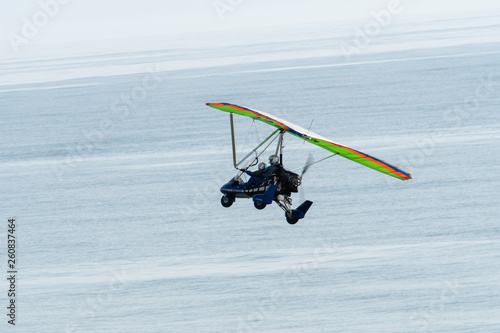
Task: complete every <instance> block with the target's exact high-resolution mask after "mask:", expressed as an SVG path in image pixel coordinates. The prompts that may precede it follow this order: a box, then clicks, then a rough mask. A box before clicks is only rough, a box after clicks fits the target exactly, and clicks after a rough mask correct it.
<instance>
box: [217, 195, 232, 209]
mask: <svg viewBox="0 0 500 333" xmlns="http://www.w3.org/2000/svg"><path fill="white" fill-rule="evenodd" d="M233 202H234V198H232V197H229V196H227V195H225V196H223V197H222V198H221V199H220V203H221V204H222V206H224V207H226V208H229V207H231V206H232V205H233Z"/></svg>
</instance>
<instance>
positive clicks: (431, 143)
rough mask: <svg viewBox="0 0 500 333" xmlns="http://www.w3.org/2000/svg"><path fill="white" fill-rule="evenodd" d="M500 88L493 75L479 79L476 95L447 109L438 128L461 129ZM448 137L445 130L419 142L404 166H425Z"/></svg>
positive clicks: (404, 160) (404, 159)
mask: <svg viewBox="0 0 500 333" xmlns="http://www.w3.org/2000/svg"><path fill="white" fill-rule="evenodd" d="M499 87H500V82H498V81H495V80H494V75H493V73H489V74H488V75H484V76H482V77H481V78H479V82H478V83H477V85H476V88H475V89H474V93H473V94H471V95H469V96H466V97H465V98H464V100H463V102H462V103H461V104H458V105H455V106H454V107H452V108H450V109H447V110H445V111H444V112H443V114H442V118H441V122H440V123H439V124H436V125H437V126H438V127H444V128H449V127H450V126H451V127H452V128H453V127H454V128H459V127H460V126H462V125H463V123H464V121H465V120H467V119H469V118H471V117H473V116H474V115H478V113H479V112H480V111H481V107H482V104H483V103H484V102H486V101H487V100H488V99H489V98H491V97H492V96H493V95H494V94H495V92H497V90H498V88H499ZM445 136H446V131H445V130H444V129H441V130H438V131H436V132H434V133H431V134H430V135H429V136H428V137H426V138H423V139H421V140H419V141H418V142H417V143H416V146H417V147H416V148H415V149H413V150H412V151H411V152H410V153H409V154H408V156H407V157H406V158H402V159H401V162H400V163H402V164H403V165H411V166H413V167H417V166H420V165H423V164H424V163H425V161H426V159H427V158H428V157H430V156H432V155H433V154H434V153H435V152H436V149H437V147H438V145H439V144H441V143H442V142H443V141H444V139H445Z"/></svg>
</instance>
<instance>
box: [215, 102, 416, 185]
mask: <svg viewBox="0 0 500 333" xmlns="http://www.w3.org/2000/svg"><path fill="white" fill-rule="evenodd" d="M206 104H207V105H208V106H210V107H213V108H216V109H219V110H221V111H225V112H230V113H234V114H238V115H242V116H246V117H250V118H253V119H257V120H260V121H262V122H264V123H266V124H268V125H271V126H274V127H276V128H279V129H283V130H285V131H287V132H288V133H290V134H293V135H295V136H297V137H299V138H301V139H303V140H305V141H307V142H310V143H312V144H315V145H316V146H319V147H321V148H323V149H326V150H328V151H331V152H333V153H336V154H338V155H340V156H342V157H344V158H347V159H349V160H351V161H354V162H357V163H359V164H362V165H364V166H367V167H369V168H372V169H374V170H377V171H379V172H382V173H385V174H386V175H389V176H392V177H395V178H398V179H401V180H408V179H411V175H410V174H409V173H408V172H406V171H403V170H401V169H400V168H398V167H396V166H394V165H392V164H389V163H387V162H385V161H383V160H381V159H379V158H376V157H373V156H371V155H368V154H365V153H363V152H360V151H358V150H355V149H352V148H349V147H346V146H343V145H341V144H338V143H335V142H333V141H331V140H328V139H326V138H324V137H322V136H321V135H319V134H316V133H313V132H310V131H308V130H306V129H304V128H302V127H300V126H297V125H295V124H292V123H290V122H288V121H286V120H283V119H280V118H278V117H276V116H273V115H271V114H269V113H265V112H262V111H256V110H252V109H249V108H245V107H242V106H238V105H234V104H229V103H206Z"/></svg>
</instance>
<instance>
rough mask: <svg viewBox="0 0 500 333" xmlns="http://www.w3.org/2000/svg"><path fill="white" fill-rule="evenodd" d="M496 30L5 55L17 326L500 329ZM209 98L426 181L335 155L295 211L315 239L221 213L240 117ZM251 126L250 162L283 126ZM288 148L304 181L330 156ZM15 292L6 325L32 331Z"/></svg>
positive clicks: (287, 31) (424, 25)
mask: <svg viewBox="0 0 500 333" xmlns="http://www.w3.org/2000/svg"><path fill="white" fill-rule="evenodd" d="M499 18H500V17H499V16H483V17H476V18H461V19H446V20H445V19H436V18H433V19H427V20H426V19H420V20H418V21H415V22H410V23H406V24H405V23H398V22H395V23H394V24H393V25H391V26H390V27H388V28H387V29H384V30H383V31H381V33H380V34H376V35H373V36H371V37H369V41H366V40H358V44H356V41H355V35H354V31H355V30H354V28H355V27H356V26H349V27H345V26H337V25H328V24H324V25H314V26H297V27H283V28H282V29H281V30H280V31H279V33H276V34H274V35H272V36H271V35H270V36H267V35H266V34H265V33H264V32H263V31H258V30H256V31H250V32H233V33H232V35H230V34H228V35H227V36H223V37H221V36H219V35H217V36H215V33H213V34H214V35H211V34H205V35H201V34H200V35H199V36H197V35H196V34H194V35H192V36H190V37H189V38H190V39H189V38H188V39H186V40H173V41H171V42H169V43H164V44H162V45H160V46H158V47H157V48H149V49H141V48H139V47H138V49H137V50H134V45H130V47H129V50H125V51H122V52H117V51H115V52H113V51H112V50H107V51H106V52H94V53H92V52H86V53H85V54H83V53H81V54H79V53H78V52H76V51H75V52H74V54H68V55H65V56H57V57H56V56H53V57H50V56H44V57H38V58H36V57H32V58H30V57H21V58H12V59H4V60H1V61H0V101H1V111H0V112H1V117H0V126H1V128H2V130H1V131H0V142H1V143H2V144H1V145H0V179H1V180H0V182H1V185H2V195H1V203H0V207H1V210H0V211H1V214H2V216H0V219H2V220H3V222H4V223H2V224H1V225H3V226H2V227H1V228H0V246H1V249H0V262H1V264H0V266H1V267H2V271H3V274H2V276H6V275H7V273H6V272H7V251H6V250H7V245H6V242H5V241H6V239H7V219H9V218H15V219H16V223H17V224H16V233H17V234H16V237H17V266H16V268H17V269H18V271H19V273H18V276H17V291H18V293H17V298H16V304H17V308H16V309H17V312H16V313H17V317H16V327H15V330H16V331H17V332H50V333H53V332H287V333H288V332H453V333H457V332H500V316H498V314H499V313H500V214H499V212H500V190H499V188H500V178H499V175H500V63H499V59H500V23H499V22H500V20H499ZM360 27H361V28H362V27H363V25H362V22H360ZM340 31H341V32H342V33H340ZM259 36H260V37H259ZM212 38H213V41H214V42H213V43H211V41H212ZM197 41H199V42H197ZM342 45H344V48H345V47H346V45H350V46H351V47H357V51H356V52H355V53H353V54H351V55H349V56H346V55H345V52H342ZM351 50H353V49H351ZM206 102H229V103H235V104H238V105H242V106H246V107H250V108H254V109H257V110H262V111H265V112H268V113H271V114H274V115H276V116H278V117H280V118H284V119H286V120H288V121H290V122H293V123H296V124H298V125H300V126H302V127H304V128H310V129H311V131H313V132H316V133H319V134H321V135H322V136H325V137H327V138H330V139H331V140H333V141H336V142H339V143H341V144H344V145H347V146H349V147H353V148H355V149H358V150H361V151H363V152H366V153H369V154H371V155H374V156H376V157H379V158H381V159H383V160H386V161H388V162H390V163H393V164H395V165H397V166H399V167H401V168H402V169H403V170H406V171H408V172H410V173H411V174H412V176H413V179H412V180H410V181H406V182H403V181H400V180H397V179H393V178H391V177H388V176H386V175H384V174H381V173H378V172H376V171H374V170H371V169H368V168H365V167H363V166H361V165H358V164H356V163H353V162H351V161H349V160H346V159H343V158H342V157H334V158H331V159H328V160H326V161H324V162H322V163H319V164H317V165H314V166H313V167H311V169H310V170H309V171H308V173H307V174H306V175H305V176H304V185H303V186H302V187H301V190H303V191H301V193H299V194H296V195H295V196H294V197H293V199H294V204H295V205H297V204H299V203H300V202H301V201H302V200H305V199H309V200H311V201H313V202H314V204H313V206H312V207H311V209H310V210H309V212H308V214H307V216H306V218H305V219H304V220H301V221H300V222H299V223H298V224H296V225H293V226H292V225H288V224H287V223H286V220H285V217H284V214H283V212H282V211H281V210H280V209H279V208H278V207H277V206H276V205H272V206H269V207H267V208H266V209H265V210H263V211H258V210H256V209H255V208H254V207H253V204H252V201H251V200H244V199H240V200H237V201H236V203H235V204H234V205H233V206H232V207H230V208H228V209H226V208H223V207H222V206H221V205H220V197H221V193H220V192H219V188H220V186H222V185H223V184H224V183H225V182H226V181H228V180H229V179H230V178H231V177H233V176H234V175H235V174H236V173H235V171H234V169H232V165H231V163H232V156H231V141H230V127H229V117H228V115H227V114H226V113H223V112H220V111H218V110H215V109H212V108H209V107H207V106H205V103H206ZM236 118H237V119H236V133H237V136H236V144H237V147H238V152H239V157H242V156H244V155H245V154H246V153H248V152H249V151H250V150H251V149H252V148H253V147H254V146H256V145H257V144H258V143H259V139H260V140H262V139H263V138H265V137H266V136H267V135H269V134H270V133H271V132H272V130H273V129H272V128H270V127H268V126H266V125H265V124H263V123H256V122H253V121H252V120H251V119H248V118H243V117H236ZM285 143H286V147H285V161H286V165H285V166H286V167H287V168H288V169H291V170H294V169H297V168H301V167H302V166H303V165H304V163H305V162H306V160H307V157H308V155H309V153H312V154H313V156H314V158H315V159H316V160H319V159H321V158H323V157H326V156H328V152H326V151H322V150H321V149H319V148H317V147H315V146H312V145H308V144H307V143H304V142H302V141H301V140H299V139H297V138H292V137H290V136H285ZM263 156H264V158H266V157H267V156H268V154H264V155H263ZM2 280H3V281H4V282H2V283H0V295H1V296H0V305H1V306H0V308H1V309H3V310H2V312H0V318H3V319H2V320H1V322H0V331H2V332H6V331H14V328H13V327H12V326H11V325H9V324H8V323H7V320H8V317H6V314H7V310H6V307H7V305H8V302H9V299H8V298H7V290H8V284H7V281H6V280H5V278H4V279H2Z"/></svg>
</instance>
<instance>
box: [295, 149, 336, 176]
mask: <svg viewBox="0 0 500 333" xmlns="http://www.w3.org/2000/svg"><path fill="white" fill-rule="evenodd" d="M336 155H338V153H335V154H333V155H330V156H327V157H325V158H323V159H321V160H319V161H316V162H313V163H310V164H307V165H305V166H303V167H300V168H298V169H295V170H292V172H295V171H298V170H300V169H304V168H305V167H309V166H311V165H314V164H317V163H320V162H323V161H324V160H327V159H329V158H330V157H333V156H336Z"/></svg>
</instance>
